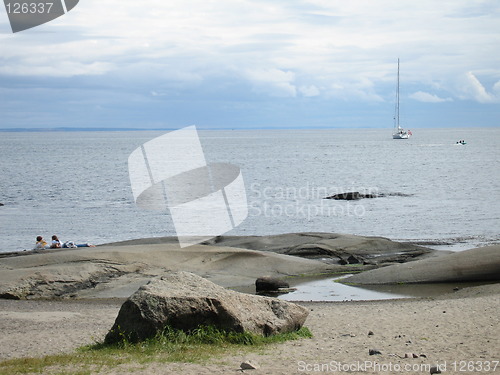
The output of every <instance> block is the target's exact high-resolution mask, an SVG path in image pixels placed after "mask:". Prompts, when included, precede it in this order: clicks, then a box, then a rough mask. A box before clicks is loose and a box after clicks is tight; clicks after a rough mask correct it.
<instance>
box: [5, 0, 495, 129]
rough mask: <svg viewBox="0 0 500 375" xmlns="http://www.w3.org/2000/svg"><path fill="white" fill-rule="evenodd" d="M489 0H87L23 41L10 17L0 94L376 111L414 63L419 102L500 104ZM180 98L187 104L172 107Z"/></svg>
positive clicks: (406, 82)
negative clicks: (371, 107) (475, 0)
mask: <svg viewBox="0 0 500 375" xmlns="http://www.w3.org/2000/svg"><path fill="white" fill-rule="evenodd" d="M481 4H482V5H481V6H474V7H473V8H474V9H473V12H471V5H470V2H469V1H466V0H457V1H448V2H443V3H440V5H439V6H436V3H435V1H434V0H421V1H420V2H418V4H417V3H415V4H411V3H408V2H395V1H393V0H380V1H377V2H374V1H369V0H359V1H355V2H346V1H341V0H299V1H295V2H291V1H288V0H275V1H272V2H269V1H268V0H237V1H235V0H218V1H206V0H182V1H181V0H170V1H163V0H144V1H143V2H135V3H134V2H123V1H118V0H108V1H106V3H105V4H104V3H103V2H102V1H98V0H86V1H85V2H83V3H82V2H80V4H79V5H78V7H76V8H75V9H74V10H72V11H71V12H70V13H68V14H67V15H66V16H65V17H60V18H59V19H57V20H55V21H53V22H50V23H47V24H45V25H42V26H40V27H38V28H34V29H31V30H28V31H26V32H23V33H18V35H15V36H14V35H12V34H11V33H10V28H8V29H7V26H8V23H7V22H8V21H7V17H3V18H2V17H0V62H1V64H0V89H1V88H2V87H7V85H9V87H17V88H20V89H22V90H24V91H25V92H27V91H29V90H37V89H39V88H40V86H43V88H47V89H51V88H54V89H57V88H61V87H62V86H65V85H66V86H67V87H68V88H71V89H73V90H75V91H73V92H74V93H75V94H74V95H75V96H78V97H79V98H81V97H85V93H84V92H83V91H84V90H86V89H87V90H88V87H91V88H92V89H93V90H96V91H97V92H100V93H102V97H105V98H107V97H110V93H112V92H120V94H121V95H120V100H121V102H123V103H127V98H129V100H130V101H131V102H134V103H137V102H138V101H140V100H139V99H140V98H141V97H142V99H143V100H144V101H145V102H147V103H151V107H148V111H149V112H150V113H153V114H155V116H156V118H161V116H162V115H166V116H172V117H176V116H177V117H180V116H181V115H179V114H178V113H176V111H177V110H178V109H179V108H183V106H184V107H186V108H187V107H190V106H191V107H193V106H199V107H198V109H199V110H198V111H197V109H196V108H194V109H193V110H191V111H190V113H194V112H196V113H201V111H202V110H203V111H206V110H207V108H216V107H218V108H249V107H251V105H252V102H254V101H255V100H256V99H258V100H259V101H261V102H263V101H268V102H269V107H270V108H271V107H272V108H285V107H286V106H289V105H292V106H294V107H295V108H300V107H301V106H300V105H296V103H299V104H300V101H301V100H307V98H316V99H318V100H315V102H317V103H315V105H320V103H322V102H327V101H328V102H329V105H330V104H331V103H335V102H338V103H341V104H339V105H340V106H341V107H342V103H345V102H347V101H349V103H353V105H354V104H355V103H357V105H359V106H360V107H361V108H364V107H366V104H371V103H384V102H385V103H387V104H389V103H392V101H393V98H394V86H395V75H396V59H397V58H398V57H401V63H402V66H401V68H402V69H401V78H402V86H403V87H406V88H405V90H406V92H412V93H413V94H412V98H413V99H415V100H419V101H422V102H428V103H437V104H439V103H442V102H450V101H453V102H457V99H466V100H469V101H473V102H479V103H491V102H498V98H499V97H500V83H498V80H499V77H500V67H499V66H498V60H499V55H500V51H498V48H497V46H498V44H499V42H500V40H499V34H498V32H497V30H498V24H499V22H500V15H499V12H498V10H499V5H497V1H496V0H484V1H482V2H481ZM3 30H5V32H3V33H2V31H3ZM467 72H474V74H472V73H470V74H468V73H467ZM475 74H477V76H478V77H480V80H481V82H483V83H484V82H486V84H485V85H486V86H485V85H483V84H482V83H481V82H480V81H479V79H478V78H477V77H476V75H475ZM457 77H460V78H457ZM495 82H497V83H496V84H494V83H495ZM408 87H409V88H408ZM77 91H81V93H80V94H78V95H77V93H76V92H77ZM49 92H53V91H50V90H49ZM88 92H89V91H87V93H88ZM433 92H438V93H440V94H439V95H436V94H433ZM442 93H446V94H442ZM61 97H64V95H62V96H61ZM93 97H95V98H97V97H98V95H94V96H93ZM51 99H54V98H51V97H47V98H45V100H47V101H49V100H51ZM87 100H88V101H91V100H92V98H91V97H88V98H86V99H85V101H87ZM168 101H170V103H174V102H175V103H176V105H175V106H172V108H171V109H170V110H169V111H168V112H166V111H165V110H162V108H165V103H167V102H168ZM15 102H16V100H15V98H12V103H15ZM311 102H312V100H308V105H311ZM13 105H14V104H12V105H11V106H10V107H9V105H8V103H6V104H5V108H7V111H8V110H9V109H8V108H14V107H13ZM125 105H126V104H125ZM154 105H158V106H159V107H158V109H157V108H156V107H154ZM330 107H331V106H330ZM102 108H103V110H105V109H106V107H105V106H104V107H102ZM302 108H305V106H302ZM155 111H156V112H155ZM4 112H5V111H4ZM270 112H272V113H274V114H275V116H276V117H278V113H277V111H270ZM350 112H351V113H352V112H353V111H352V109H351V111H350ZM209 115H210V114H209V113H207V114H205V115H204V117H205V118H207V117H208V116H209ZM2 116H4V115H2V114H1V113H0V122H1V121H2V119H3V118H5V117H2ZM5 116H8V114H7V115H5ZM317 116H318V118H319V117H321V113H318V114H317ZM177 117H176V118H177ZM71 121H72V119H67V121H66V122H67V123H71ZM258 121H259V120H258V119H254V122H255V123H258Z"/></svg>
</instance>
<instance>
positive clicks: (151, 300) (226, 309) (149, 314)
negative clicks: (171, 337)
mask: <svg viewBox="0 0 500 375" xmlns="http://www.w3.org/2000/svg"><path fill="white" fill-rule="evenodd" d="M308 314H309V311H308V310H307V309H306V308H305V307H302V306H299V305H296V304H293V303H290V302H286V301H281V300H278V299H275V298H270V297H261V296H255V295H250V294H243V293H238V292H235V291H232V290H227V289H224V288H223V287H221V286H218V285H216V284H214V283H212V282H211V281H208V280H206V279H203V278H202V277H199V276H197V275H194V274H192V273H189V272H173V273H170V274H167V275H165V276H161V277H157V278H155V279H152V280H151V281H150V282H149V283H148V284H146V285H144V286H142V287H140V288H139V290H137V292H135V293H134V294H133V295H132V296H130V297H129V298H128V299H127V300H126V301H125V302H124V303H123V305H122V307H121V309H120V312H119V313H118V317H117V318H116V321H115V324H114V325H113V327H112V328H111V330H110V331H109V332H108V334H107V335H106V339H105V342H106V343H113V342H117V341H121V340H122V339H123V337H127V338H128V339H129V340H130V341H133V342H135V341H141V340H144V339H146V338H149V337H153V336H154V335H155V334H156V333H157V332H161V331H162V330H164V329H165V327H167V326H170V327H172V328H176V329H181V330H183V331H190V330H193V329H195V328H197V327H199V326H214V327H216V328H218V329H221V330H226V331H235V332H250V333H253V334H261V335H264V336H269V335H273V334H276V333H285V332H292V331H295V330H297V329H299V328H300V327H302V325H303V324H304V322H305V320H306V318H307V315H308Z"/></svg>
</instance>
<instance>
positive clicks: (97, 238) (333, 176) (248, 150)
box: [0, 127, 500, 252]
mask: <svg viewBox="0 0 500 375" xmlns="http://www.w3.org/2000/svg"><path fill="white" fill-rule="evenodd" d="M412 132H413V136H412V137H411V138H410V139H408V140H393V139H392V136H391V130H387V129H300V130H286V129H280V130H200V131H198V135H199V139H200V143H201V146H202V149H203V153H204V155H205V159H206V161H207V163H228V164H232V165H234V166H237V167H238V168H239V169H240V172H241V176H242V178H243V182H244V191H245V192H246V200H247V202H246V203H247V207H248V215H247V217H246V218H245V219H244V220H243V221H242V222H241V223H240V224H239V225H237V226H236V227H235V228H234V229H232V230H230V231H229V232H227V233H225V234H227V235H267V234H281V233H289V232H334V233H348V234H355V235H362V236H382V237H387V238H390V239H392V240H396V241H409V242H414V243H419V244H422V245H424V246H428V247H431V248H435V249H445V250H453V251H461V250H464V249H469V248H473V247H477V246H485V245H489V244H495V243H500V128H495V127H493V128H456V129H451V128H446V129H444V128H443V129H429V128H423V129H412ZM166 133H168V131H46V132H0V150H1V152H0V171H1V178H0V203H2V204H3V205H1V206H0V252H11V251H21V250H26V249H32V248H33V246H34V244H35V238H36V236H38V235H42V236H43V237H44V238H45V239H47V240H49V239H50V237H51V236H52V235H53V234H56V235H58V236H59V238H60V239H61V240H62V241H66V240H71V241H75V242H77V243H91V244H96V245H98V244H105V243H110V242H115V241H124V240H129V239H137V238H146V237H163V236H175V235H176V231H175V226H174V224H173V220H172V217H171V213H170V211H169V210H168V209H165V210H160V211H157V210H156V211H152V210H147V209H144V208H141V207H139V206H138V205H137V204H136V202H135V201H134V196H133V194H132V189H131V182H130V177H129V168H128V158H129V156H130V154H131V153H132V152H133V151H134V150H135V149H137V148H139V147H141V145H143V144H144V143H145V142H148V141H150V140H152V139H155V138H157V137H159V136H162V135H164V134H166ZM459 140H464V141H465V142H466V144H465V145H462V144H457V141H459ZM343 192H361V193H367V194H372V195H375V196H376V198H365V199H360V200H355V201H342V200H333V199H325V198H326V197H328V196H331V195H333V194H337V193H343ZM207 216H210V215H209V214H208V215H207ZM209 220H210V219H209Z"/></svg>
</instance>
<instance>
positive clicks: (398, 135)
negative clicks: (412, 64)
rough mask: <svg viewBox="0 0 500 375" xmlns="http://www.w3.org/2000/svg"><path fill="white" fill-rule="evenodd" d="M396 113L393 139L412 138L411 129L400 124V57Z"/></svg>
mask: <svg viewBox="0 0 500 375" xmlns="http://www.w3.org/2000/svg"><path fill="white" fill-rule="evenodd" d="M395 112H396V113H395V114H394V131H393V133H392V138H393V139H408V138H410V136H411V135H412V134H411V131H410V130H404V129H403V128H402V127H401V125H400V124H399V59H398V84H397V88H396V111H395Z"/></svg>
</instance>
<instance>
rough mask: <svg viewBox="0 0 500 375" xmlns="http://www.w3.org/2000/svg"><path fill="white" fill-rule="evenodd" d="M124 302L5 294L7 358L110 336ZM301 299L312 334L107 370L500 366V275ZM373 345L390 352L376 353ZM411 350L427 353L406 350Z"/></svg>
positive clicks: (453, 370) (1, 342) (2, 321)
mask: <svg viewBox="0 0 500 375" xmlns="http://www.w3.org/2000/svg"><path fill="white" fill-rule="evenodd" d="M122 302H123V300H121V299H106V300H98V299H93V300H65V301H40V300H37V301H34V300H28V301H26V300H19V301H13V300H0V331H1V332H2V335H1V336H0V359H1V360H4V359H9V358H19V357H35V356H43V355H47V354H57V353H62V352H65V353H67V352H72V351H74V350H75V349H76V348H78V347H80V346H83V345H86V344H91V343H93V342H95V341H99V340H102V339H103V337H104V335H105V334H106V333H107V331H108V330H109V329H110V328H111V326H112V324H113V322H114V320H115V318H116V316H117V314H118V310H119V307H120V306H121V303H122ZM300 304H302V305H304V306H306V307H307V308H309V309H310V315H309V317H308V318H307V321H306V323H305V325H306V326H307V327H308V328H309V329H310V330H311V331H312V333H313V335H314V337H313V338H312V339H301V340H297V341H289V342H286V343H283V344H273V345H270V346H267V347H266V348H265V349H263V350H260V349H259V350H258V351H255V352H251V353H250V354H248V353H247V354H242V353H236V354H235V353H231V354H227V355H224V356H222V357H215V358H212V359H211V360H209V361H208V362H207V363H203V364H188V363H169V364H160V363H152V364H147V365H140V364H138V363H131V364H126V365H122V366H120V367H117V368H113V369H105V370H101V371H100V372H99V373H104V374H122V373H133V374H171V373H177V374H179V373H180V374H192V375H195V374H214V373H216V374H236V373H241V372H240V371H241V370H239V369H240V364H241V362H243V361H244V360H251V361H253V362H256V363H257V364H258V365H259V366H260V368H259V369H256V370H245V371H244V372H246V373H251V374H255V375H259V374H273V375H276V374H303V373H335V374H342V373H363V374H408V373H414V374H429V373H430V371H429V369H430V367H431V366H434V365H436V364H438V365H440V366H441V369H442V370H445V367H446V371H443V373H446V374H464V373H468V374H485V373H500V364H498V365H497V367H496V371H493V368H491V369H490V371H486V370H485V368H486V367H487V366H488V363H489V365H490V366H491V367H493V366H495V362H494V361H499V360H500V358H499V357H500V314H499V313H498V311H499V308H500V284H498V283H497V284H491V285H484V286H480V287H473V288H466V289H462V290H460V291H458V292H455V293H452V294H448V295H445V296H442V297H439V298H433V299H405V300H385V301H367V302H330V303H326V302H300ZM370 331H372V332H373V335H369V334H368V333H369V332H370ZM370 349H377V350H378V351H380V352H381V354H379V355H369V350H370ZM406 353H412V354H413V353H415V354H416V355H418V356H419V357H418V358H404V356H405V354H406ZM421 355H425V357H424V356H421ZM488 361H489V362H488ZM467 366H469V368H467ZM470 366H473V367H472V368H471V367H470ZM480 366H482V370H481V368H480ZM470 369H473V370H474V371H468V370H470ZM0 370H1V365H0ZM342 370H354V371H342ZM461 370H465V371H461ZM129 371H130V372H129Z"/></svg>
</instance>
